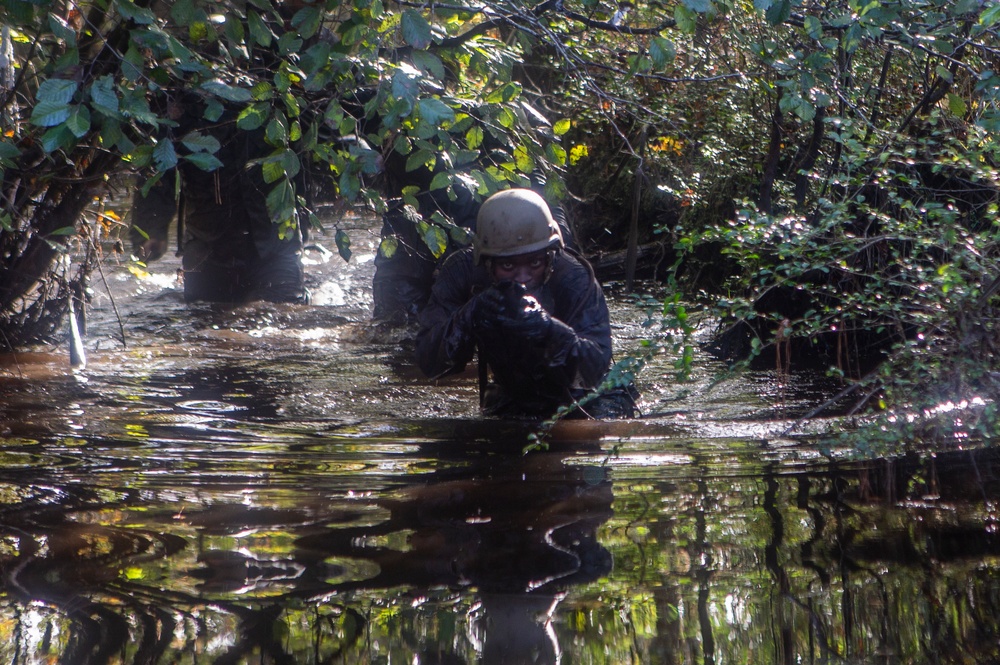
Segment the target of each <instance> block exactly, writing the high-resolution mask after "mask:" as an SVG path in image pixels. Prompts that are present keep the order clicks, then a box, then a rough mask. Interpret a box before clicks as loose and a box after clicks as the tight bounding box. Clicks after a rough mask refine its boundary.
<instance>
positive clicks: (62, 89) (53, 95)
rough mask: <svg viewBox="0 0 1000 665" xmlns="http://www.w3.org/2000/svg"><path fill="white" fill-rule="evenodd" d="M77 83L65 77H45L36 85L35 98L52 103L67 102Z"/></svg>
mask: <svg viewBox="0 0 1000 665" xmlns="http://www.w3.org/2000/svg"><path fill="white" fill-rule="evenodd" d="M77 87H79V86H78V84H77V82H76V81H69V80H67V79H47V80H45V81H43V82H42V84H41V85H40V86H38V93H37V94H36V95H35V98H36V99H38V101H40V102H52V103H53V104H69V102H70V101H71V100H72V99H73V95H75V94H76V89H77Z"/></svg>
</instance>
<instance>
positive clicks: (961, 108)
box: [948, 93, 969, 118]
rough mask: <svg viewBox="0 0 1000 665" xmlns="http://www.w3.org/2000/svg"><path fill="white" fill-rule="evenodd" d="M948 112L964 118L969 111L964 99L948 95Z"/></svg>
mask: <svg viewBox="0 0 1000 665" xmlns="http://www.w3.org/2000/svg"><path fill="white" fill-rule="evenodd" d="M948 110H949V111H951V113H952V115H955V116H958V117H959V118H964V117H965V114H966V112H967V111H968V110H969V109H968V106H967V105H966V103H965V100H964V99H962V98H961V97H959V96H958V95H956V94H953V93H948Z"/></svg>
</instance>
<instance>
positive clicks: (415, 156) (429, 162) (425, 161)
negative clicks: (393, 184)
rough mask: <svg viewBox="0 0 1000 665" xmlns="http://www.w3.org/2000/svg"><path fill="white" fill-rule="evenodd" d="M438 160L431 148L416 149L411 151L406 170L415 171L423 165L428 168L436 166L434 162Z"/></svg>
mask: <svg viewBox="0 0 1000 665" xmlns="http://www.w3.org/2000/svg"><path fill="white" fill-rule="evenodd" d="M436 161H437V156H436V155H435V154H434V153H433V152H431V151H430V150H426V149H421V150H414V151H413V152H412V153H410V156H409V157H407V158H406V172H407V173H409V172H410V171H415V170H417V169H419V168H420V167H422V166H426V167H427V168H431V169H432V168H434V163H435V162H436Z"/></svg>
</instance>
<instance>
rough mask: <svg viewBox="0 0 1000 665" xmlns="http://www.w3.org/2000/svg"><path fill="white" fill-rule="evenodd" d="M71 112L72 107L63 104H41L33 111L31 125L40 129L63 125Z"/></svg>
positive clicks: (36, 105)
mask: <svg viewBox="0 0 1000 665" xmlns="http://www.w3.org/2000/svg"><path fill="white" fill-rule="evenodd" d="M70 110H71V109H70V106H69V105H68V104H65V103H62V102H45V101H43V102H39V103H38V104H35V108H33V109H32V110H31V124H33V125H38V126H39V127H55V126H56V125H61V124H62V123H64V122H66V119H67V118H69V114H70ZM50 152H51V151H50Z"/></svg>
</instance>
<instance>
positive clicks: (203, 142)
mask: <svg viewBox="0 0 1000 665" xmlns="http://www.w3.org/2000/svg"><path fill="white" fill-rule="evenodd" d="M181 143H182V144H184V147H185V148H187V149H188V150H190V151H191V152H207V153H216V152H218V151H219V148H221V147H222V145H221V144H220V143H219V139H217V138H215V137H214V136H210V135H208V134H202V133H201V132H197V131H195V132H190V133H189V134H185V135H184V136H183V137H182V138H181Z"/></svg>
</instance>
